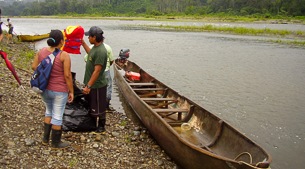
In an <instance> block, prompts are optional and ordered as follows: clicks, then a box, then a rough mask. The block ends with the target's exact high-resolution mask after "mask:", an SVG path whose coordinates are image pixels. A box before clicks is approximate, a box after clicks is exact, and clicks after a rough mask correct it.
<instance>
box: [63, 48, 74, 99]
mask: <svg viewBox="0 0 305 169" xmlns="http://www.w3.org/2000/svg"><path fill="white" fill-rule="evenodd" d="M60 57H61V60H62V61H63V65H64V77H65V81H66V84H67V86H68V89H69V95H68V102H69V103H71V102H72V101H73V99H74V89H73V81H72V74H71V58H70V55H69V54H68V53H67V52H64V51H63V52H62V53H61V55H60Z"/></svg>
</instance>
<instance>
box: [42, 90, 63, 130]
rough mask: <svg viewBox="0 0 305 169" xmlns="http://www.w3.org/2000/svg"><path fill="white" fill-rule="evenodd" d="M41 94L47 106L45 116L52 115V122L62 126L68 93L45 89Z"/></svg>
mask: <svg viewBox="0 0 305 169" xmlns="http://www.w3.org/2000/svg"><path fill="white" fill-rule="evenodd" d="M41 96H42V100H43V102H44V104H45V106H46V112H45V117H52V118H51V124H53V125H57V126H61V125H62V119H63V114H64V112H65V107H66V103H67V100H68V93H66V92H54V91H52V90H45V91H44V92H43V93H42V94H41Z"/></svg>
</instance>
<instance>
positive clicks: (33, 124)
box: [0, 39, 176, 169]
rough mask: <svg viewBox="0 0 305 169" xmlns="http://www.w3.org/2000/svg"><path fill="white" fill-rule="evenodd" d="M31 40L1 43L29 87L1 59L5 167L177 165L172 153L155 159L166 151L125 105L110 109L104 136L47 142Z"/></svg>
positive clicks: (75, 135) (151, 168)
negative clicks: (59, 145) (34, 84)
mask: <svg viewBox="0 0 305 169" xmlns="http://www.w3.org/2000/svg"><path fill="white" fill-rule="evenodd" d="M4 41H5V39H4ZM30 44H32V43H21V42H16V43H15V44H9V46H4V44H3V43H2V44H1V43H0V49H5V50H6V52H7V53H8V58H9V60H10V61H11V63H12V64H13V65H14V66H15V69H16V71H17V73H18V76H19V78H20V80H21V81H22V83H23V88H24V89H20V88H19V87H18V84H17V82H16V80H15V79H14V78H13V76H12V74H11V72H10V71H9V70H8V69H7V68H6V65H5V62H3V60H2V58H1V59H0V94H2V95H3V97H2V102H1V103H0V112H1V113H0V121H1V125H0V133H1V137H0V156H1V158H0V168H33V169H35V168H37V169H38V168H39V169H49V168H66V169H72V168H73V169H82V168H145V169H156V168H167V169H171V168H175V166H176V165H175V163H174V162H173V161H172V160H171V159H170V158H168V159H167V158H164V160H159V161H157V162H156V159H163V157H167V155H166V154H165V152H163V151H162V149H161V148H160V146H158V145H157V144H156V143H155V141H154V140H153V138H152V137H151V136H150V135H149V132H147V131H146V130H145V129H143V126H141V125H140V124H135V123H134V122H133V121H132V120H131V119H129V118H128V117H127V116H126V115H124V113H120V112H122V110H117V111H114V112H113V113H107V116H106V117H107V124H106V125H107V127H106V130H107V132H106V134H105V135H100V136H98V135H95V134H92V133H90V132H63V137H62V138H63V139H66V140H67V141H68V142H70V143H71V147H69V148H66V149H64V150H54V149H52V148H51V147H50V144H49V145H48V146H44V145H42V144H41V139H42V135H43V118H44V109H45V108H44V104H43V102H42V100H41V98H40V96H39V95H37V94H36V93H34V92H32V91H31V90H30V88H29V85H28V80H29V78H30V76H31V73H32V70H30V69H31V68H30V65H31V62H32V59H26V58H27V57H28V56H25V53H26V54H27V55H28V54H31V53H30V52H31V51H30V50H31V49H32V48H29V45H30ZM45 45H47V44H45ZM33 56H34V54H33ZM33 56H32V57H33ZM19 58H23V59H19ZM17 59H18V61H17ZM114 90H116V89H114ZM122 124H123V125H122ZM139 138H141V139H139Z"/></svg>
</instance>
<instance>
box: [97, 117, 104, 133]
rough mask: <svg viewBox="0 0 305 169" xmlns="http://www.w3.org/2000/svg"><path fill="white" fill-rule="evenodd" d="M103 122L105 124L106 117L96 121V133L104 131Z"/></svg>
mask: <svg viewBox="0 0 305 169" xmlns="http://www.w3.org/2000/svg"><path fill="white" fill-rule="evenodd" d="M105 124H106V119H101V118H100V119H99V121H98V127H97V129H96V132H97V133H105V131H106V129H105Z"/></svg>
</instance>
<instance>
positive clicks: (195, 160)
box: [113, 59, 272, 169]
mask: <svg viewBox="0 0 305 169" xmlns="http://www.w3.org/2000/svg"><path fill="white" fill-rule="evenodd" d="M113 68H114V78H115V84H116V85H117V86H118V88H119V90H120V92H121V93H122V95H123V96H124V97H125V100H126V101H127V102H128V104H129V105H130V106H131V108H132V109H133V110H134V112H135V113H136V115H137V116H138V117H139V119H140V120H141V121H142V123H143V124H144V126H145V127H146V128H147V129H148V130H149V132H150V134H151V135H152V136H153V137H154V139H155V140H156V141H157V142H158V144H159V145H160V146H161V147H162V148H163V149H164V150H165V151H166V153H167V154H168V155H169V156H170V157H171V158H172V159H173V160H174V161H175V163H176V164H177V165H178V166H179V167H181V168H185V169H190V168H191V169H266V168H270V164H271V159H272V158H271V155H269V154H268V153H267V152H266V151H265V150H264V149H263V148H262V147H260V146H259V145H257V144H256V143H255V142H254V141H252V140H251V139H249V138H248V137H246V136H245V135H243V134H242V133H241V132H239V131H238V130H237V129H235V128H234V127H232V126H231V125H229V124H228V123H227V122H225V121H224V120H222V119H220V118H219V117H217V116H216V115H214V114H212V113H211V112H209V111H208V110H206V109H204V108H203V107H202V106H199V105H198V104H196V103H194V102H193V101H191V100H190V99H188V98H186V97H184V96H182V95H180V94H179V93H178V92H176V91H175V90H173V89H171V88H170V87H168V86H167V85H165V84H164V83H162V82H160V81H159V80H157V79H156V78H154V77H153V76H151V75H149V74H148V73H147V72H146V71H144V70H143V69H141V68H140V67H139V66H138V65H137V64H136V63H134V62H131V61H127V62H126V63H121V62H120V60H119V59H117V60H115V64H114V66H113ZM126 72H129V74H130V72H131V73H133V74H134V75H135V78H128V77H127V76H126ZM136 75H140V79H137V76H136ZM134 80H135V81H134Z"/></svg>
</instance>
